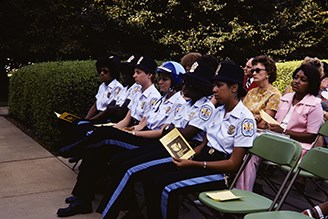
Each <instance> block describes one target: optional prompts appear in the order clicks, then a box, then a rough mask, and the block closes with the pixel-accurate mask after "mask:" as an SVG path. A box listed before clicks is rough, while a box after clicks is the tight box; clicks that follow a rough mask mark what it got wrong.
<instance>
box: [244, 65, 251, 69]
mask: <svg viewBox="0 0 328 219" xmlns="http://www.w3.org/2000/svg"><path fill="white" fill-rule="evenodd" d="M244 68H248V69H250V68H252V66H248V65H245V67H244Z"/></svg>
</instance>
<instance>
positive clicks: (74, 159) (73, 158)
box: [68, 157, 82, 163]
mask: <svg viewBox="0 0 328 219" xmlns="http://www.w3.org/2000/svg"><path fill="white" fill-rule="evenodd" d="M81 159H82V158H81V157H71V158H69V159H68V162H69V163H76V162H78V161H79V160H81Z"/></svg>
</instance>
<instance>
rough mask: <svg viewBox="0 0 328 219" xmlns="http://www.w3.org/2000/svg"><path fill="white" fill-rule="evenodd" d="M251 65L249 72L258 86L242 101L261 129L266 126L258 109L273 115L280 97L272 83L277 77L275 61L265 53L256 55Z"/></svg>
mask: <svg viewBox="0 0 328 219" xmlns="http://www.w3.org/2000/svg"><path fill="white" fill-rule="evenodd" d="M252 65H253V67H252V69H251V72H252V73H253V78H254V82H255V83H257V84H258V87H257V88H254V89H252V90H250V91H249V92H248V93H247V95H246V97H245V99H244V100H243V103H244V104H245V106H246V107H247V108H248V109H249V110H250V111H251V112H252V113H253V115H254V117H255V120H256V122H257V127H258V128H262V129H263V128H267V126H266V123H265V121H264V120H262V119H261V117H260V111H261V110H264V111H265V112H266V113H268V114H269V115H271V116H272V117H274V116H275V114H276V111H277V109H278V104H279V101H280V97H281V94H280V92H279V90H278V89H277V88H276V87H274V86H273V85H272V83H273V82H274V81H275V80H276V78H277V68H276V64H275V62H274V61H273V60H272V59H271V58H270V57H268V56H266V55H260V56H256V57H255V58H254V59H253V61H252Z"/></svg>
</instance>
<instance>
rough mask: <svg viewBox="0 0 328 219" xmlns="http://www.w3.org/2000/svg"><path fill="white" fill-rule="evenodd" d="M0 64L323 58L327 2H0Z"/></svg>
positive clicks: (7, 0)
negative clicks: (109, 56) (196, 56)
mask: <svg viewBox="0 0 328 219" xmlns="http://www.w3.org/2000/svg"><path fill="white" fill-rule="evenodd" d="M0 8H1V9H0V29H1V33H2V34H1V36H0V37H1V43H0V52H1V56H3V57H1V58H2V59H3V58H6V57H10V58H13V59H15V60H17V59H19V60H20V61H21V62H24V61H46V60H61V59H65V60H66V59H86V58H90V57H93V58H94V57H97V56H100V55H102V54H104V53H109V52H116V53H118V54H119V55H122V56H126V55H129V54H131V53H146V54H149V55H151V56H153V57H155V58H158V59H164V58H169V57H170V58H174V57H176V58H178V57H181V56H182V55H183V54H184V53H186V52H189V51H199V52H202V53H210V54H213V55H216V56H218V57H220V58H225V57H229V58H231V59H234V60H236V61H238V60H242V61H244V59H245V58H246V57H250V56H255V55H258V54H268V55H271V56H273V57H274V58H275V59H280V60H291V59H297V58H303V57H304V56H305V55H310V56H318V57H324V56H325V55H326V54H327V52H328V51H327V50H328V49H327V46H326V45H327V43H328V40H327V37H328V33H327V32H328V31H327V24H328V4H327V2H326V0H300V1H292V0H230V1H227V0H219V1H214V0H200V1H196V0H180V1H178V0H139V1H129V0H83V1H78V0H58V1H50V0H42V1H41V0H33V1H32V0H16V1H10V0H2V1H1V2H0Z"/></svg>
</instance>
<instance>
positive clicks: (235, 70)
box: [212, 61, 247, 95]
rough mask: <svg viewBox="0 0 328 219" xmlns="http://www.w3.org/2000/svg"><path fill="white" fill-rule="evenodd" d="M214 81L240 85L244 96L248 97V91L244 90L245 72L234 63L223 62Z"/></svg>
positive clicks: (216, 72)
mask: <svg viewBox="0 0 328 219" xmlns="http://www.w3.org/2000/svg"><path fill="white" fill-rule="evenodd" d="M212 81H214V82H217V81H223V82H231V83H236V84H238V85H239V89H241V91H242V93H243V94H244V95H246V93H247V92H246V90H245V89H244V88H243V81H244V71H243V70H242V68H241V67H240V66H238V65H236V64H235V63H234V62H233V61H223V62H221V63H220V64H219V66H218V68H217V69H216V71H215V76H214V77H213V79H212Z"/></svg>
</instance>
